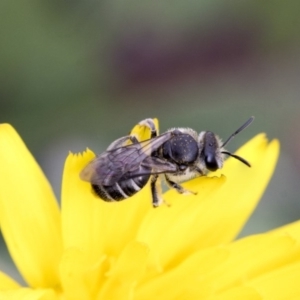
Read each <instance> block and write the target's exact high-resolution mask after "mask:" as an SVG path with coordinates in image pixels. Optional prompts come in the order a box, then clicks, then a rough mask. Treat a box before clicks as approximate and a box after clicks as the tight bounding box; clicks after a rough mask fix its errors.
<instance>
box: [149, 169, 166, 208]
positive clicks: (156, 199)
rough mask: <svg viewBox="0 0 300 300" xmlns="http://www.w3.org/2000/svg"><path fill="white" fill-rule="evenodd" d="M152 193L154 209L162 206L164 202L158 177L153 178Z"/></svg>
mask: <svg viewBox="0 0 300 300" xmlns="http://www.w3.org/2000/svg"><path fill="white" fill-rule="evenodd" d="M151 193H152V205H153V207H154V208H155V207H158V206H160V205H161V204H162V203H163V202H164V201H163V199H162V197H161V189H160V185H159V182H158V175H153V176H152V177H151Z"/></svg>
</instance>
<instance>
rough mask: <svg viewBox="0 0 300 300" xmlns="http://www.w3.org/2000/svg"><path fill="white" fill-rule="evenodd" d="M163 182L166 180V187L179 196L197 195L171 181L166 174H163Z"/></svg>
mask: <svg viewBox="0 0 300 300" xmlns="http://www.w3.org/2000/svg"><path fill="white" fill-rule="evenodd" d="M165 180H166V183H167V184H168V186H169V187H170V188H173V189H175V190H176V191H177V192H178V193H180V194H186V195H190V194H193V195H197V193H195V192H193V191H189V190H187V189H185V188H184V187H183V186H181V185H180V184H178V183H176V182H174V181H171V180H170V179H169V178H168V176H167V175H166V174H165Z"/></svg>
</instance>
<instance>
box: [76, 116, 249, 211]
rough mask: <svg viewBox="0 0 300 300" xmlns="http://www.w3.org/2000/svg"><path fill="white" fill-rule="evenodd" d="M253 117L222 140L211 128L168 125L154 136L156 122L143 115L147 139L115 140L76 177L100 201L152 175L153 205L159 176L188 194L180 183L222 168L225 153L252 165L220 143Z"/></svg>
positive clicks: (116, 197) (135, 188)
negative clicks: (90, 188) (89, 188)
mask: <svg viewBox="0 0 300 300" xmlns="http://www.w3.org/2000/svg"><path fill="white" fill-rule="evenodd" d="M253 120H254V117H251V118H250V119H249V120H248V121H247V122H246V123H244V124H243V125H242V126H241V127H240V128H239V129H238V130H236V131H235V132H234V133H233V134H232V135H230V137H229V138H228V139H227V140H226V141H225V142H224V143H222V141H221V139H220V138H219V137H218V136H217V135H215V134H214V133H213V132H211V131H202V132H200V133H199V134H198V133H197V132H196V131H195V130H193V129H190V128H172V129H169V130H168V131H167V132H165V133H163V134H161V135H158V134H157V131H156V128H155V124H154V120H153V119H145V120H143V121H141V122H140V123H139V125H141V126H146V127H148V128H149V129H150V131H151V137H150V139H148V140H145V141H139V140H138V139H137V137H136V136H135V135H128V136H124V137H121V138H119V139H117V140H116V141H114V142H113V143H112V144H111V145H110V146H109V147H108V148H107V150H106V151H105V152H103V153H102V154H100V155H98V156H96V158H95V159H93V160H92V161H91V162H90V163H89V164H88V165H87V166H86V167H85V168H84V169H83V170H82V172H81V173H80V178H81V179H82V180H84V181H88V182H90V183H91V185H92V189H93V191H94V192H95V193H96V194H97V195H98V196H99V197H100V198H101V199H102V200H104V201H108V202H112V201H120V200H124V199H127V198H129V197H131V196H132V195H134V194H136V193H137V192H139V191H140V190H141V189H142V188H143V187H144V186H145V185H146V184H147V182H148V180H149V179H150V177H151V192H152V204H153V206H154V207H157V206H159V205H160V204H161V202H162V199H161V196H160V195H159V193H158V188H157V179H158V177H159V175H160V174H161V175H162V176H163V177H164V179H165V181H166V183H167V185H168V186H169V187H171V188H174V189H176V190H177V191H178V192H179V193H191V192H190V191H188V190H186V189H184V188H183V187H182V186H181V185H180V183H181V182H184V181H187V180H189V179H192V178H194V177H198V176H203V175H205V174H207V173H208V172H209V171H216V170H218V169H221V168H222V166H223V162H224V159H225V156H226V155H228V156H232V157H234V158H236V159H238V160H239V161H241V162H242V163H244V164H245V165H247V166H248V167H250V164H249V163H248V162H247V161H246V160H245V159H244V158H242V157H240V156H237V155H235V154H232V153H230V152H228V151H226V150H225V149H224V147H225V146H226V145H227V144H228V143H229V141H230V140H231V139H233V138H234V137H235V135H237V134H238V133H239V132H241V131H242V130H243V129H245V128H246V127H248V126H249V125H250V124H251V123H252V121H253ZM128 142H130V143H131V144H128Z"/></svg>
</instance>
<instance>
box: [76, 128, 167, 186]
mask: <svg viewBox="0 0 300 300" xmlns="http://www.w3.org/2000/svg"><path fill="white" fill-rule="evenodd" d="M171 136H172V133H171V132H167V133H165V134H162V135H160V136H158V137H155V138H152V139H149V140H146V141H142V142H140V143H135V144H131V145H128V146H124V147H119V148H116V149H112V150H109V151H106V152H104V153H102V154H100V155H99V156H97V157H96V158H95V159H94V160H92V161H91V162H90V163H89V164H88V165H87V166H86V167H85V168H84V169H83V170H82V172H81V173H80V178H81V179H82V180H85V181H88V182H91V183H93V184H100V185H106V186H110V185H113V184H114V183H116V182H117V181H118V180H120V179H121V178H122V176H124V175H125V174H127V173H130V172H134V171H136V170H138V168H139V167H140V165H141V164H142V162H143V161H145V160H146V159H147V158H148V157H150V155H151V154H152V153H153V151H155V150H157V149H158V148H159V147H160V146H161V145H162V144H163V143H165V142H166V141H168V140H169V139H170V138H171ZM137 176H138V175H137Z"/></svg>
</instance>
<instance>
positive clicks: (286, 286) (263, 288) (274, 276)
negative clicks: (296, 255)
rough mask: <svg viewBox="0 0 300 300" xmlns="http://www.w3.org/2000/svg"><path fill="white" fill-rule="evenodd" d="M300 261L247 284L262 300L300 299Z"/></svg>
mask: <svg viewBox="0 0 300 300" xmlns="http://www.w3.org/2000/svg"><path fill="white" fill-rule="evenodd" d="M299 278H300V261H298V262H295V263H292V264H289V265H287V266H284V267H282V268H279V269H278V270H276V271H273V272H270V273H267V274H264V275H262V276H260V277H258V278H256V279H254V280H253V281H251V282H250V283H249V286H251V287H253V288H255V289H256V290H257V291H258V292H259V293H260V295H262V298H263V299H264V300H286V299H288V300H297V299H299V298H300V284H299Z"/></svg>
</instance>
